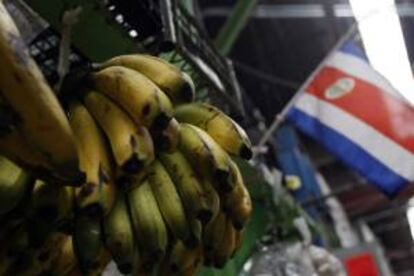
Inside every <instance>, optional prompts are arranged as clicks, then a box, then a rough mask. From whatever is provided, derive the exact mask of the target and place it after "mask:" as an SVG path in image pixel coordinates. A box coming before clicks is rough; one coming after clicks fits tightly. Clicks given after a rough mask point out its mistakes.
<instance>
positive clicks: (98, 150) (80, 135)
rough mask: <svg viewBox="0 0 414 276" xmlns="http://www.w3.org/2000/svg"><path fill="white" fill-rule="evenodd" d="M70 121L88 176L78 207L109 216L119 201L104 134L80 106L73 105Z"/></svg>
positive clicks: (77, 195) (77, 192)
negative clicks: (116, 201)
mask: <svg viewBox="0 0 414 276" xmlns="http://www.w3.org/2000/svg"><path fill="white" fill-rule="evenodd" d="M69 122H70V124H71V126H72V129H73V132H74V134H75V137H76V138H77V146H78V152H79V164H80V169H81V171H83V172H85V173H86V182H85V183H84V184H83V185H82V186H81V187H79V188H76V189H75V199H76V204H77V207H78V208H79V209H80V211H81V212H85V213H89V214H99V215H106V214H108V212H109V211H110V210H111V208H112V205H113V203H114V201H115V185H114V183H113V179H112V178H113V177H112V172H111V171H108V169H109V170H111V168H110V156H109V154H108V151H107V147H106V142H105V140H104V137H103V136H102V135H103V134H102V133H101V131H100V130H99V128H98V126H97V125H96V123H95V121H94V120H93V118H92V116H91V115H90V113H89V112H88V110H87V109H86V108H85V106H83V105H82V104H80V103H71V104H70V106H69ZM105 164H106V165H105ZM106 167H109V168H106Z"/></svg>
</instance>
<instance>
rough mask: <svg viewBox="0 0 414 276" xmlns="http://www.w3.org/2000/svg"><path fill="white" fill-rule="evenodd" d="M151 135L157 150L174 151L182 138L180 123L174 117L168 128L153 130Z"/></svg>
mask: <svg viewBox="0 0 414 276" xmlns="http://www.w3.org/2000/svg"><path fill="white" fill-rule="evenodd" d="M151 136H152V137H153V139H154V144H155V147H156V148H157V150H159V151H165V152H174V151H175V150H176V149H177V146H178V142H179V138H180V124H179V123H178V122H177V120H176V119H174V118H172V119H171V120H170V122H169V123H168V126H167V128H165V129H163V130H159V129H158V130H157V129H156V130H151Z"/></svg>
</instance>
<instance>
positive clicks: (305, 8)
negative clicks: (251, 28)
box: [203, 3, 414, 19]
mask: <svg viewBox="0 0 414 276" xmlns="http://www.w3.org/2000/svg"><path fill="white" fill-rule="evenodd" d="M396 6H397V11H398V14H399V15H400V16H401V17H413V16H414V4H413V3H400V4H397V5H396ZM231 13H232V9H231V8H230V7H225V6H218V7H210V8H207V9H205V10H204V11H203V16H204V17H227V16H229V15H230V14H231ZM332 14H333V15H334V16H335V17H342V18H343V17H345V18H348V17H354V15H353V12H352V9H351V7H350V6H349V5H348V4H334V5H332ZM326 16H327V13H326V10H325V8H324V5H323V4H261V5H257V7H256V9H255V10H254V11H253V12H252V13H251V17H252V18H257V19H273V18H286V19H289V18H325V17H326Z"/></svg>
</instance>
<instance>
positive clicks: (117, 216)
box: [103, 193, 135, 274]
mask: <svg viewBox="0 0 414 276" xmlns="http://www.w3.org/2000/svg"><path fill="white" fill-rule="evenodd" d="M103 236H104V238H103V239H104V242H105V246H106V248H107V249H108V250H109V252H110V253H111V255H112V258H113V259H114V261H115V263H116V264H117V266H118V269H119V271H120V272H121V273H123V274H129V273H131V272H132V268H133V263H134V247H135V242H134V237H133V233H132V226H131V222H130V220H129V216H128V209H127V206H126V203H125V198H124V195H123V194H122V193H119V195H118V197H117V199H116V202H115V206H114V208H113V209H112V210H111V212H110V213H109V215H108V216H107V217H104V218H103Z"/></svg>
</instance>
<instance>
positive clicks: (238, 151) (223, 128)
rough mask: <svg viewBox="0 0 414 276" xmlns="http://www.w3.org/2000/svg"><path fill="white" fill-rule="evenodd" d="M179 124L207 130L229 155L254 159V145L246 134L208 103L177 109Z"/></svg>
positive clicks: (185, 105)
mask: <svg viewBox="0 0 414 276" xmlns="http://www.w3.org/2000/svg"><path fill="white" fill-rule="evenodd" d="M174 116H175V117H176V118H177V120H178V121H179V122H184V123H189V124H193V125H196V126H198V127H200V128H202V129H203V130H205V131H206V132H207V133H208V134H209V135H210V136H211V137H212V138H213V139H214V140H215V141H216V142H217V143H218V144H219V145H220V146H221V147H223V149H225V150H226V151H227V152H228V153H230V154H234V155H237V156H240V157H242V158H244V159H250V158H251V157H252V149H251V148H252V145H251V142H250V139H249V137H248V136H247V134H246V132H245V131H244V130H243V129H242V128H241V127H240V126H239V125H238V124H237V123H236V122H235V121H233V120H232V119H231V118H230V117H229V116H227V115H226V114H225V113H224V112H222V111H221V110H219V109H218V108H216V107H214V106H212V105H209V104H206V103H189V104H183V105H180V106H178V107H176V108H175V110H174Z"/></svg>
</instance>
